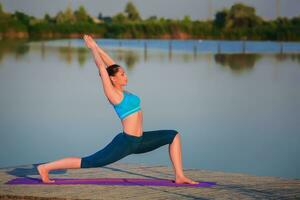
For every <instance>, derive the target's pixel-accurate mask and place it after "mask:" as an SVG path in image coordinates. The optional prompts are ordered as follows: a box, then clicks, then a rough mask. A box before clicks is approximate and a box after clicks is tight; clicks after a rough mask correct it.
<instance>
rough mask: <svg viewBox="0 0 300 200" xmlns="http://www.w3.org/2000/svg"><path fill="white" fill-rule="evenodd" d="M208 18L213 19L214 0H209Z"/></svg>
mask: <svg viewBox="0 0 300 200" xmlns="http://www.w3.org/2000/svg"><path fill="white" fill-rule="evenodd" d="M207 3H208V20H212V19H213V17H212V3H213V2H212V0H208V2H207Z"/></svg>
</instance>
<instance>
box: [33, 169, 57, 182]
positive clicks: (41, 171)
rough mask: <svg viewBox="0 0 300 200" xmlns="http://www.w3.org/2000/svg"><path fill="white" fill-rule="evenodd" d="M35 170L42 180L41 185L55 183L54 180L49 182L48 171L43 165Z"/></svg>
mask: <svg viewBox="0 0 300 200" xmlns="http://www.w3.org/2000/svg"><path fill="white" fill-rule="evenodd" d="M37 170H38V172H39V174H40V176H41V178H42V181H43V183H54V182H55V181H54V180H50V179H49V178H48V171H47V170H46V169H45V166H44V165H39V166H38V167H37Z"/></svg>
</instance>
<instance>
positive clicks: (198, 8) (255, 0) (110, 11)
mask: <svg viewBox="0 0 300 200" xmlns="http://www.w3.org/2000/svg"><path fill="white" fill-rule="evenodd" d="M127 2H128V0H0V3H1V4H2V6H3V9H4V10H5V11H7V12H11V13H13V12H15V11H16V10H18V11H21V12H24V13H26V14H28V15H32V16H35V17H38V18H42V17H43V16H44V15H45V13H48V14H50V15H51V16H55V15H56V14H57V13H58V12H59V11H62V10H65V9H66V7H67V5H68V3H70V4H71V6H72V9H73V10H76V9H77V8H78V7H79V6H80V5H83V6H84V7H85V8H86V10H87V11H88V13H89V14H90V15H91V16H94V17H97V16H98V15H99V13H102V16H113V15H115V14H117V13H119V12H123V11H124V8H125V5H126V3H127ZM131 2H133V3H134V5H135V6H136V7H137V9H138V10H139V12H140V15H141V17H142V18H143V19H146V18H148V17H150V16H153V15H155V16H157V17H165V18H172V19H182V18H183V17H184V16H185V15H189V16H190V17H191V19H193V20H205V19H208V18H214V14H215V12H216V11H219V10H222V9H223V8H225V7H226V8H230V7H231V6H232V5H233V4H234V3H237V2H241V3H245V4H247V5H249V6H253V7H255V8H256V13H257V14H258V15H259V16H261V17H263V18H264V19H266V20H268V19H274V18H276V16H277V14H279V15H280V16H285V17H289V18H290V17H295V16H300V0H131ZM276 2H279V3H278V5H279V9H277V6H276ZM277 10H279V13H278V12H277Z"/></svg>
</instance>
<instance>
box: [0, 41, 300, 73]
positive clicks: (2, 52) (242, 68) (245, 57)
mask: <svg viewBox="0 0 300 200" xmlns="http://www.w3.org/2000/svg"><path fill="white" fill-rule="evenodd" d="M31 50H32V51H40V55H41V57H42V59H43V60H44V59H45V58H46V57H47V52H50V51H56V52H58V54H59V58H60V60H61V61H63V62H65V63H66V64H68V65H71V64H72V62H74V61H75V62H76V60H74V59H75V58H77V62H78V64H79V66H80V67H84V65H85V63H86V62H87V60H88V59H90V58H89V57H90V56H91V55H90V52H89V50H88V49H87V48H86V47H83V46H79V47H78V46H77V47H74V46H72V43H71V41H68V43H67V45H66V46H57V47H55V46H54V47H53V46H47V44H46V42H45V41H41V42H38V43H32V44H30V43H29V42H28V41H25V40H24V41H22V40H18V41H15V40H5V41H1V42H0V62H1V61H2V60H3V58H4V56H6V55H14V57H15V60H18V59H20V58H21V57H23V56H24V55H26V54H27V53H28V52H29V51H31ZM106 51H108V52H109V53H110V54H111V55H112V57H113V58H115V59H116V60H117V61H118V62H124V63H125V65H126V67H127V68H128V70H133V68H134V67H135V66H136V65H137V64H138V63H139V62H140V61H141V60H140V59H141V58H142V59H143V61H144V62H152V61H153V60H156V59H159V60H160V61H163V60H164V59H165V56H162V54H161V53H159V51H158V53H157V54H156V53H155V52H154V51H153V50H151V49H150V50H149V49H148V47H147V44H146V43H145V45H144V49H143V51H140V50H132V49H122V48H117V49H106ZM167 51H168V56H167V58H168V62H173V61H175V62H178V61H179V62H183V63H188V62H191V61H198V60H199V61H200V60H202V59H204V57H205V58H207V59H208V57H209V62H210V61H211V60H210V59H211V55H212V54H209V55H205V54H200V53H197V51H195V50H194V51H193V52H192V53H187V52H186V53H185V52H180V53H178V52H172V44H171V43H170V46H169V50H167ZM213 56H214V61H215V62H216V63H218V64H220V65H221V66H223V67H228V68H229V69H230V70H231V71H232V72H233V73H235V74H240V73H245V72H247V71H250V70H253V68H254V66H255V63H256V62H257V61H258V60H260V59H261V57H262V56H267V55H265V54H242V53H239V54H223V53H221V54H214V55H213ZM271 56H272V57H274V58H275V59H276V61H279V62H282V61H286V60H291V61H292V62H297V63H300V54H282V53H279V54H271Z"/></svg>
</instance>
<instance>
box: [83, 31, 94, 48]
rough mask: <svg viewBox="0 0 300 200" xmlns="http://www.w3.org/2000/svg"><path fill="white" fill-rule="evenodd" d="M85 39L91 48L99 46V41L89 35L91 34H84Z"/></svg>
mask: <svg viewBox="0 0 300 200" xmlns="http://www.w3.org/2000/svg"><path fill="white" fill-rule="evenodd" d="M83 39H84V41H85V45H86V46H87V47H88V48H90V49H94V48H97V43H96V42H95V40H94V39H93V38H92V37H91V36H89V35H86V34H85V35H84V36H83Z"/></svg>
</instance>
